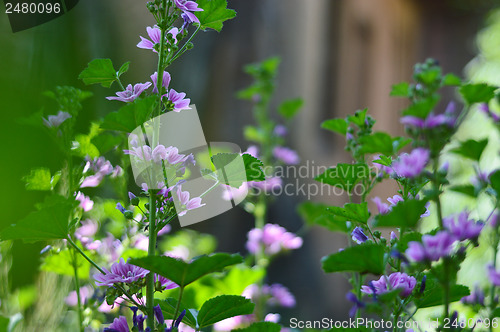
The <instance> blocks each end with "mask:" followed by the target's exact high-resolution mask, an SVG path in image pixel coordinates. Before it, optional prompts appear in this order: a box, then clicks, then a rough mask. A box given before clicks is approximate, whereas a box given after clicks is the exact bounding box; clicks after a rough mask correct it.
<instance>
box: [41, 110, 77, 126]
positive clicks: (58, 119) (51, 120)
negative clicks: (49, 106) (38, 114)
mask: <svg viewBox="0 0 500 332" xmlns="http://www.w3.org/2000/svg"><path fill="white" fill-rule="evenodd" d="M69 118H71V115H70V114H69V113H67V112H63V111H59V113H57V115H49V116H48V117H47V119H45V118H42V120H43V123H44V124H45V125H46V126H47V127H48V128H57V127H59V126H60V125H61V124H62V123H63V122H64V121H66V120H67V119H69Z"/></svg>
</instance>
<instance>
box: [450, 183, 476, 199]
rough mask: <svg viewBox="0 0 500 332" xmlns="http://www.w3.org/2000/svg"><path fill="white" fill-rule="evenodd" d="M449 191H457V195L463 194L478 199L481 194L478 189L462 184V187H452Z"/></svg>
mask: <svg viewBox="0 0 500 332" xmlns="http://www.w3.org/2000/svg"><path fill="white" fill-rule="evenodd" d="M449 189H450V190H451V191H455V192H457V193H461V194H464V195H467V196H470V197H477V196H478V195H479V192H478V191H477V189H476V187H474V186H473V185H472V184H462V185H457V186H452V187H450V188H449Z"/></svg>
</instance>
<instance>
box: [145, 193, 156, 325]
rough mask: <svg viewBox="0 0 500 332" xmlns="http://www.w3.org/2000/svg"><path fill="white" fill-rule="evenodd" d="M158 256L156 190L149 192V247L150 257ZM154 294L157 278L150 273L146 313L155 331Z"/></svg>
mask: <svg viewBox="0 0 500 332" xmlns="http://www.w3.org/2000/svg"><path fill="white" fill-rule="evenodd" d="M155 254H156V190H149V246H148V257H152V256H155ZM154 293H155V278H154V273H153V272H150V273H149V274H148V275H147V278H146V312H147V314H148V327H150V328H151V330H152V331H154V330H155V326H154V324H155V319H154V318H155V317H154V311H153V307H154Z"/></svg>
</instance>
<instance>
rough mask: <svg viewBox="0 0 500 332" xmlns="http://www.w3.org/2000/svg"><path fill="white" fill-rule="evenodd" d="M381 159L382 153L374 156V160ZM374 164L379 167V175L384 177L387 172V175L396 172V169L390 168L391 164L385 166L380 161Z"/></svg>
mask: <svg viewBox="0 0 500 332" xmlns="http://www.w3.org/2000/svg"><path fill="white" fill-rule="evenodd" d="M378 159H380V155H377V156H374V157H373V160H378ZM373 166H375V168H376V169H377V171H378V172H377V176H378V177H383V176H384V175H385V174H387V175H392V174H393V173H394V170H393V169H392V168H390V167H389V166H385V165H382V164H379V163H373Z"/></svg>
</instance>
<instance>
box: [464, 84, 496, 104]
mask: <svg viewBox="0 0 500 332" xmlns="http://www.w3.org/2000/svg"><path fill="white" fill-rule="evenodd" d="M496 89H497V88H496V87H494V86H490V85H488V84H486V83H478V84H466V85H463V86H461V87H460V89H459V91H460V93H461V94H462V97H464V99H465V101H466V102H467V104H469V105H472V104H474V103H488V102H489V101H490V100H491V99H493V97H495V90H496Z"/></svg>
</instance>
